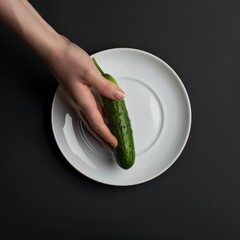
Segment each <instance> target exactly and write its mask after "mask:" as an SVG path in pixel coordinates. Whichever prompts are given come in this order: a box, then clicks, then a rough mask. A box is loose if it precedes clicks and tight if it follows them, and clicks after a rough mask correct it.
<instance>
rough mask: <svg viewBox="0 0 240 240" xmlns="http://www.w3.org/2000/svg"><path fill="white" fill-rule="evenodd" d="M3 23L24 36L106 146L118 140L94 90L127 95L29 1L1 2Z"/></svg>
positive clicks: (112, 95) (114, 95) (110, 95)
mask: <svg viewBox="0 0 240 240" xmlns="http://www.w3.org/2000/svg"><path fill="white" fill-rule="evenodd" d="M0 20H1V21H3V22H4V23H6V25H8V26H9V27H10V28H11V29H12V30H13V31H14V32H16V33H17V35H19V36H20V38H21V39H23V40H24V41H25V42H26V43H27V44H28V45H29V46H30V47H31V48H32V49H33V50H34V51H35V52H36V53H37V54H38V55H39V56H40V57H41V58H42V59H43V61H44V62H45V63H46V65H47V66H48V68H49V70H50V71H51V72H52V74H53V75H54V76H55V78H56V79H57V81H58V83H59V86H60V88H59V89H60V92H61V93H62V96H63V97H64V98H65V99H66V100H67V101H68V102H69V103H70V104H71V106H72V107H73V108H74V109H75V110H76V112H77V114H78V116H79V117H80V118H81V119H82V120H83V121H84V122H85V124H86V126H87V127H88V128H89V130H90V131H91V132H92V133H93V134H94V135H95V137H96V138H97V139H98V140H100V141H101V142H102V143H103V144H104V145H111V146H112V147H116V146H117V139H116V138H115V136H113V134H112V133H111V132H110V130H109V129H108V127H107V125H106V124H105V121H104V119H103V114H102V108H101V106H100V104H99V102H98V101H97V100H96V98H95V97H94V95H93V94H92V91H91V87H93V88H94V89H96V91H97V92H98V93H100V94H102V95H104V96H106V97H108V98H111V99H114V100H121V99H123V98H124V92H123V90H122V89H120V88H119V87H118V86H116V85H115V84H113V83H111V82H109V81H107V80H106V79H105V78H104V77H102V76H101V74H100V73H99V71H98V70H97V68H96V67H95V65H94V64H93V62H92V60H91V58H90V57H89V55H88V54H87V53H86V52H85V51H84V50H83V49H81V48H80V47H79V46H77V45H76V44H74V43H72V42H71V41H69V40H68V39H67V38H65V37H64V36H62V35H60V34H59V33H57V32H56V31H55V30H54V29H53V28H52V27H51V26H50V25H49V24H48V23H47V22H46V21H45V20H44V19H43V18H42V17H41V16H40V15H39V14H38V12H37V11H36V10H35V9H34V8H33V6H32V5H31V4H30V3H29V2H28V1H27V0H0Z"/></svg>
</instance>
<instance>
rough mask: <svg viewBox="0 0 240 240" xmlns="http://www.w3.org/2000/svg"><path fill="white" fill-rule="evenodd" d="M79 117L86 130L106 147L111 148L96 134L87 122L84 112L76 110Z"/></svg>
mask: <svg viewBox="0 0 240 240" xmlns="http://www.w3.org/2000/svg"><path fill="white" fill-rule="evenodd" d="M78 115H79V118H80V119H81V121H82V122H83V124H84V126H85V127H86V128H87V129H88V131H89V132H90V133H91V134H92V135H93V136H94V137H95V138H96V139H97V140H98V141H99V142H100V143H101V144H102V145H103V146H104V147H105V148H107V149H109V150H112V147H111V145H110V144H109V143H108V142H106V141H105V140H104V139H103V138H102V137H101V136H100V135H98V134H97V133H96V132H95V131H94V130H93V129H92V127H91V125H90V124H89V122H88V120H87V118H86V116H85V114H84V113H83V112H82V111H80V112H78Z"/></svg>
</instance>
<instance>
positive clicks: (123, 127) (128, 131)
mask: <svg viewBox="0 0 240 240" xmlns="http://www.w3.org/2000/svg"><path fill="white" fill-rule="evenodd" d="M93 62H94V64H95V65H96V67H97V68H98V70H99V71H100V73H101V74H102V76H103V77H104V78H106V79H107V80H108V81H111V82H113V83H114V84H116V85H118V83H117V81H116V80H115V79H114V78H113V77H112V76H111V75H110V74H108V73H104V72H103V70H102V69H101V68H100V66H99V65H98V63H97V62H96V60H95V59H94V58H93ZM101 99H102V102H103V105H104V107H105V109H106V115H107V116H106V117H107V125H108V128H109V129H110V131H111V132H112V134H113V135H114V136H115V137H116V138H117V140H118V145H117V147H116V148H114V149H113V153H114V156H115V159H116V161H117V163H118V165H119V166H120V167H122V168H123V169H129V168H130V167H132V165H133V164H134V161H135V147H134V139H133V131H132V126H131V121H130V118H129V116H128V111H127V108H126V104H125V101H124V100H112V99H109V98H107V97H104V96H102V95H101Z"/></svg>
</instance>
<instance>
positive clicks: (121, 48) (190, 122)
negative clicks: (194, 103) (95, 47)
mask: <svg viewBox="0 0 240 240" xmlns="http://www.w3.org/2000/svg"><path fill="white" fill-rule="evenodd" d="M111 51H132V52H138V53H141V54H144V55H147V56H150V57H153V58H154V59H155V60H157V61H160V62H161V63H162V64H163V65H164V66H165V67H167V68H168V69H169V70H170V71H171V73H172V74H173V75H174V76H175V78H176V79H177V81H178V83H180V86H181V88H182V90H183V93H184V96H185V99H186V100H187V108H188V112H189V114H188V121H189V124H188V127H187V133H186V136H185V138H184V141H183V144H182V146H181V148H180V150H179V151H178V154H176V156H175V158H174V159H173V160H172V161H171V162H170V163H169V164H168V165H167V166H166V167H165V168H164V169H162V170H161V171H159V172H158V173H157V174H154V175H152V176H151V177H148V178H144V180H142V181H137V182H134V183H130V184H114V183H113V184H112V183H109V182H106V181H100V180H98V179H95V178H93V177H91V176H89V175H87V174H85V173H83V172H82V171H80V170H79V169H77V168H76V167H75V166H74V165H73V164H72V163H71V162H70V161H69V160H68V158H67V156H66V154H65V153H64V152H63V150H62V149H61V148H60V144H59V141H58V138H57V136H56V133H55V130H54V126H53V125H54V123H53V108H54V104H55V101H56V93H57V91H58V88H59V85H58V86H57V88H56V90H55V93H54V96H53V100H52V106H51V127H52V133H53V136H54V139H55V142H56V144H57V146H58V149H59V150H60V152H61V153H62V155H63V156H64V158H65V160H66V161H67V162H68V163H69V164H70V165H71V166H72V167H73V168H74V169H75V170H77V171H78V172H79V173H81V174H82V175H84V176H85V177H87V178H89V179H91V180H94V181H96V182H98V183H102V184H106V185H109V186H116V187H127V186H135V185H140V184H143V183H146V182H149V181H151V180H153V179H155V178H157V177H158V176H160V175H161V174H163V173H164V172H166V171H167V170H168V169H169V168H170V167H171V166H172V165H173V164H174V163H175V162H176V160H177V159H178V158H179V156H180V155H181V153H182V152H183V150H184V148H185V146H186V144H187V141H188V139H189V136H190V132H191V127H192V107H191V102H190V98H189V95H188V92H187V90H186V88H185V86H184V84H183V82H182V80H181V79H180V77H179V76H178V75H177V73H176V72H175V71H174V70H173V69H172V67H171V66H169V65H168V64H167V63H166V62H165V61H164V60H162V59H161V58H159V57H157V56H156V55H154V54H152V53H149V52H146V51H144V50H141V49H137V48H128V47H119V48H109V49H105V50H101V51H98V52H96V53H93V54H91V55H90V57H91V58H92V57H94V56H95V55H97V54H100V53H104V52H111Z"/></svg>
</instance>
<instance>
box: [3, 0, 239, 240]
mask: <svg viewBox="0 0 240 240" xmlns="http://www.w3.org/2000/svg"><path fill="white" fill-rule="evenodd" d="M30 2H31V3H32V4H33V5H34V6H35V8H36V9H37V10H38V11H39V12H40V13H41V15H42V16H43V17H44V18H45V19H46V20H47V21H48V22H49V23H50V24H51V25H52V26H53V27H54V28H55V29H56V30H57V31H58V32H60V33H61V34H63V35H65V36H66V37H68V38H69V39H71V40H72V41H73V42H75V43H77V44H78V45H80V46H81V47H82V48H83V49H85V50H86V51H87V52H88V53H89V54H93V53H95V52H98V51H100V50H104V49H109V48H115V47H132V48H138V49H142V50H145V51H148V52H150V53H153V54H155V55H157V56H158V57H160V58H161V59H163V60H164V61H166V62H167V63H168V64H169V65H170V66H171V67H172V68H173V69H174V70H175V71H176V72H177V73H178V75H179V76H180V78H181V80H182V81H183V83H184V85H185V87H186V89H187V91H188V94H189V97H190V101H191V105H192V115H193V116H192V117H193V122H192V128H191V133H190V137H189V140H188V143H187V145H186V147H185V149H184V151H183V153H182V154H181V156H180V157H179V159H178V160H177V161H176V163H175V164H174V165H173V166H172V167H171V168H170V169H169V170H168V171H166V172H165V173H164V174H162V175H161V176H159V177H158V178H155V179H154V180H152V181H150V182H147V183H144V184H141V185H137V186H132V187H112V186H107V185H103V184H100V183H97V182H95V181H92V180H90V179H88V178H86V177H84V176H82V175H81V174H80V173H78V172H77V171H76V170H74V169H73V168H72V167H71V166H70V165H69V164H68V163H67V161H66V160H65V159H64V158H63V157H62V155H61V154H60V151H59V150H58V147H57V146H56V143H55V140H54V138H53V135H52V131H51V122H50V113H51V103H52V98H53V95H54V92H55V89H56V87H57V83H56V81H55V79H54V78H53V77H52V76H51V74H50V73H49V72H48V70H47V68H46V67H45V65H44V63H43V62H42V61H41V60H40V59H39V58H38V57H37V56H36V55H35V54H34V53H33V52H32V50H30V49H29V48H28V47H27V46H26V45H25V44H24V43H23V42H21V40H19V39H18V38H17V37H16V36H15V35H14V34H13V33H12V32H11V31H10V30H8V29H6V28H5V27H3V26H2V25H1V26H0V27H1V28H0V69H1V71H0V86H1V87H0V110H1V113H0V114H1V115H0V116H1V118H0V127H1V132H0V191H1V193H0V194H1V195H0V221H1V224H0V239H19V238H21V239H24V238H23V237H25V239H27V238H29V239H103V238H104V239H240V230H239V225H240V191H239V186H240V153H239V149H240V146H239V138H240V128H239V122H240V113H239V100H240V95H239V90H240V84H239V80H240V79H239V63H240V29H239V25H240V14H239V12H240V3H239V1H217V0H216V1H184V0H183V1H177V0H176V1H171V0H170V1H168V0H166V1H153V0H149V1H110V0H108V1H106V0H101V1H92V0H88V1H63V0H61V1H60V0H55V1H37V0H34V1H33V0H32V1H30Z"/></svg>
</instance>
